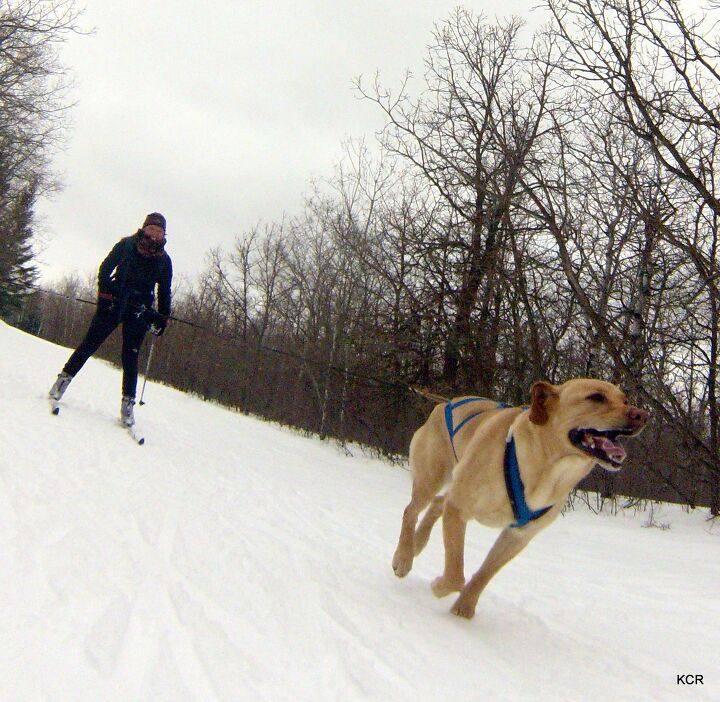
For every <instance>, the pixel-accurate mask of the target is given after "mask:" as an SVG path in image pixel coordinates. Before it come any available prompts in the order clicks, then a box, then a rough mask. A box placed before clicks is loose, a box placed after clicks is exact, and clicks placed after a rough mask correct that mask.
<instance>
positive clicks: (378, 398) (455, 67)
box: [23, 0, 720, 515]
mask: <svg viewBox="0 0 720 702" xmlns="http://www.w3.org/2000/svg"><path fill="white" fill-rule="evenodd" d="M545 5H546V10H547V12H548V17H549V22H548V24H547V25H546V26H544V27H542V28H540V29H539V30H537V31H535V32H533V33H530V32H529V31H528V30H527V28H526V27H525V26H524V24H523V22H522V21H520V20H518V19H516V18H510V19H507V20H499V21H496V22H490V21H488V20H486V19H485V18H484V17H482V16H477V15H475V14H473V13H472V12H470V11H469V10H466V9H458V10H456V11H455V12H453V13H452V14H451V15H450V16H449V17H448V18H447V19H446V20H445V21H443V22H441V23H439V24H438V25H437V26H436V28H435V31H434V33H433V36H432V42H431V44H430V46H429V47H428V52H427V57H426V64H425V72H424V75H423V76H422V77H420V78H413V77H412V76H410V75H408V76H407V77H406V79H405V80H404V81H402V82H401V84H400V85H399V86H387V85H385V84H383V82H382V80H381V78H380V77H379V76H375V77H373V78H372V79H370V80H367V79H358V80H357V82H356V90H357V93H358V95H359V96H361V97H363V98H364V99H366V100H369V101H372V102H373V103H375V104H376V105H377V108H378V109H379V110H382V112H383V113H384V115H385V118H386V125H385V129H384V130H383V132H382V134H381V137H380V148H379V149H375V148H370V147H369V146H368V145H367V144H366V143H365V142H363V141H350V142H348V143H347V144H345V146H344V158H343V159H342V160H341V162H340V163H339V165H338V167H337V169H336V172H335V173H334V174H332V175H331V176H329V177H328V178H327V179H326V180H325V181H324V182H321V183H318V184H317V186H316V188H315V190H314V192H313V193H312V195H311V196H310V197H309V199H308V202H307V205H306V207H305V208H304V210H303V212H301V213H300V214H298V215H297V216H295V217H292V218H289V217H288V218H283V219H278V221H276V222H272V223H270V224H267V225H265V226H258V227H257V228H255V229H253V230H252V231H249V232H246V233H243V234H242V235H241V236H239V237H238V238H237V239H236V242H235V245H234V246H233V247H232V248H231V250H228V251H225V250H221V249H216V250H212V251H210V252H209V254H208V262H207V266H206V270H205V271H204V272H203V274H202V275H201V276H200V277H199V279H198V280H196V281H194V282H193V283H192V284H187V285H186V286H185V287H184V289H183V288H181V289H179V290H178V291H177V292H176V296H175V299H176V300H177V304H176V306H175V314H176V316H178V317H182V318H183V319H185V320H187V321H188V322H191V323H192V324H193V325H195V326H190V325H184V324H175V325H174V327H173V328H172V329H171V331H170V333H169V334H168V335H167V338H164V339H163V340H162V342H161V343H160V344H158V345H157V347H156V350H155V359H154V361H153V362H154V363H156V365H155V367H154V371H153V374H154V376H155V377H157V378H160V379H162V380H164V381H166V382H169V383H172V384H174V385H177V386H179V387H182V388H184V389H187V390H190V391H192V392H195V393H197V394H199V395H201V396H203V397H206V398H210V399H214V400H217V401H220V402H224V403H227V404H231V405H233V406H237V407H238V408H240V409H241V410H243V411H247V412H253V413H256V414H260V415H262V416H264V417H268V418H270V419H273V420H276V421H280V422H283V423H286V424H290V425H293V426H297V427H300V428H302V429H304V430H307V431H312V432H318V433H320V434H321V435H323V436H333V437H336V438H338V439H340V440H341V441H342V442H352V441H360V442H363V443H365V444H369V445H371V446H375V447H377V448H378V449H379V450H381V451H382V452H383V453H384V454H387V455H397V454H402V453H404V452H406V450H407V445H408V440H409V437H410V436H411V434H412V432H413V431H414V429H415V428H416V427H417V425H418V424H419V422H421V421H422V420H423V418H424V417H425V416H426V415H427V412H428V410H429V407H428V405H427V401H426V400H423V399H421V398H418V397H415V396H413V395H412V394H411V393H409V392H408V390H407V386H409V385H419V386H424V387H427V388H431V389H432V390H433V391H434V392H436V393H440V394H443V395H448V396H449V395H459V394H470V393H472V394H479V395H484V396H488V397H494V398H498V399H502V400H503V401H506V402H513V403H518V404H520V403H524V402H526V401H527V399H528V390H529V387H530V385H531V384H532V382H533V381H534V380H536V379H538V378H545V379H547V380H550V381H553V382H562V381H563V380H565V379H567V378H570V377H576V376H597V377H602V378H605V379H608V380H611V381H613V382H617V383H619V384H621V385H622V386H623V387H625V388H626V389H627V390H628V391H629V393H630V395H631V396H632V397H633V399H634V400H635V401H636V402H637V403H639V404H641V405H643V406H646V407H648V408H649V409H650V410H651V411H652V413H653V420H652V423H651V425H650V427H649V428H648V429H647V430H646V431H645V432H644V433H643V435H642V436H641V437H640V438H639V439H636V440H634V442H633V447H632V449H631V451H630V458H629V459H628V461H629V463H628V468H627V469H626V470H625V471H623V472H622V473H620V474H617V475H609V474H604V473H602V474H601V473H600V472H596V473H593V474H592V475H591V476H590V477H589V479H588V480H587V481H586V482H585V484H584V486H585V487H587V488H590V489H594V490H597V491H599V493H600V494H601V495H603V496H605V497H611V496H613V495H615V494H623V495H630V496H634V497H640V498H657V499H667V500H673V501H680V502H684V503H686V504H689V505H693V506H696V505H709V506H710V507H711V511H712V514H714V515H717V514H718V511H719V510H720V434H719V430H720V426H719V422H720V414H719V408H718V388H717V380H718V379H717V374H718V343H719V342H720V328H719V320H718V314H719V312H720V295H719V292H720V287H719V286H720V272H719V270H718V215H719V214H720V200H718V198H717V195H716V188H715V181H716V175H717V174H716V172H715V164H716V163H718V155H719V153H720V152H719V151H718V149H719V148H720V141H719V139H718V136H719V135H720V130H719V129H718V127H719V126H720V125H719V124H718V119H719V118H718V115H719V114H720V112H719V109H720V101H719V97H720V91H719V89H720V72H719V71H720V66H719V65H718V48H717V46H715V45H714V44H713V41H712V40H711V39H710V38H708V37H711V36H712V31H713V25H712V22H713V17H714V14H715V12H716V9H715V8H711V10H710V11H709V13H708V16H707V17H691V16H686V15H684V14H683V12H682V11H681V7H680V5H679V3H677V2H674V1H673V0H625V1H624V2H622V3H619V2H607V0H604V1H601V0H546V2H545ZM56 292H61V293H63V294H64V295H66V297H57V296H36V297H35V298H34V299H33V302H32V304H31V305H26V307H25V309H24V313H23V314H24V315H25V317H24V323H25V324H27V325H28V326H30V327H33V328H34V329H35V331H36V332H38V333H40V334H41V335H43V336H45V337H46V338H50V339H52V340H55V341H59V342H61V343H65V344H68V345H72V344H74V343H76V342H77V341H78V339H79V335H80V334H81V333H82V331H83V330H84V326H85V323H86V319H84V318H85V317H88V316H89V315H90V314H91V313H92V309H91V308H90V306H87V305H85V306H84V305H82V304H77V303H73V302H72V301H71V299H72V298H74V297H77V296H78V295H80V294H85V295H91V294H92V282H91V281H86V282H85V283H83V282H81V281H79V280H77V279H74V280H72V279H69V280H65V281H63V282H62V283H61V284H59V286H58V289H57V290H56ZM111 352H112V350H111Z"/></svg>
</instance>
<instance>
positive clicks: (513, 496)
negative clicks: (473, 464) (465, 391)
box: [445, 397, 553, 529]
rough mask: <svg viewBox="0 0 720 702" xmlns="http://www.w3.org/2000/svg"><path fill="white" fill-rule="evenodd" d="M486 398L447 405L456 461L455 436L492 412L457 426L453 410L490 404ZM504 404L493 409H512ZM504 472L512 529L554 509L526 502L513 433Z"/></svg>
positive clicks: (447, 416)
mask: <svg viewBox="0 0 720 702" xmlns="http://www.w3.org/2000/svg"><path fill="white" fill-rule="evenodd" d="M488 401H490V400H488V398H486V397H464V398H463V399H462V400H458V401H457V402H448V403H447V404H446V405H445V426H447V430H448V435H449V436H450V445H451V446H452V450H453V454H454V455H455V460H457V457H458V456H457V452H456V451H455V442H454V439H455V435H456V434H457V433H458V432H459V431H460V430H461V429H462V428H463V427H464V426H465V425H466V424H467V423H468V422H469V421H470V420H471V419H475V417H479V416H480V415H481V414H483V412H489V411H491V410H480V411H479V412H474V413H473V414H470V415H468V416H467V417H465V419H463V420H462V421H461V422H460V424H458V425H457V426H455V423H454V421H453V410H454V409H456V408H457V407H462V406H463V405H467V404H468V403H470V402H488ZM511 406H512V405H507V404H505V403H504V402H498V403H497V404H496V405H495V407H493V408H492V409H493V410H495V409H505V408H507V407H511ZM504 472H505V487H506V489H507V493H508V498H509V499H510V505H511V506H512V510H513V515H514V516H515V524H511V525H510V526H511V528H513V529H518V528H520V527H524V526H525V525H526V524H528V523H529V522H532V521H534V520H535V519H539V518H540V517H542V516H543V515H544V514H545V513H546V512H548V511H550V510H551V509H552V508H553V505H550V506H549V507H543V508H542V509H538V510H534V511H533V510H531V509H530V507H528V503H527V502H526V500H525V485H524V484H523V481H522V477H521V476H520V465H519V464H518V459H517V452H516V450H515V438H514V437H513V435H512V431H510V432H508V438H507V442H506V444H505V459H504Z"/></svg>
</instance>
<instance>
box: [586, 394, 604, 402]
mask: <svg viewBox="0 0 720 702" xmlns="http://www.w3.org/2000/svg"><path fill="white" fill-rule="evenodd" d="M586 399H588V400H590V402H605V399H606V398H605V395H603V394H602V393H601V392H595V393H593V394H592V395H589V396H588V397H587V398H586Z"/></svg>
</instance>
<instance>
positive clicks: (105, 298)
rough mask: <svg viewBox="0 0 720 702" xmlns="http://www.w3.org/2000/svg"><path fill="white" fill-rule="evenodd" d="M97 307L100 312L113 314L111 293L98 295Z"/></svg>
mask: <svg viewBox="0 0 720 702" xmlns="http://www.w3.org/2000/svg"><path fill="white" fill-rule="evenodd" d="M97 306H98V310H99V311H100V312H106V313H107V312H114V311H115V298H114V297H113V295H112V294H111V293H103V292H101V293H98V299H97Z"/></svg>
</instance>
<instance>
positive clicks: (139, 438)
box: [120, 423, 145, 446]
mask: <svg viewBox="0 0 720 702" xmlns="http://www.w3.org/2000/svg"><path fill="white" fill-rule="evenodd" d="M120 426H121V427H122V428H123V429H125V430H127V433H128V434H130V438H131V439H132V440H133V441H134V442H135V443H136V444H137V445H138V446H142V445H143V444H144V443H145V437H144V436H143V435H142V434H140V432H139V431H138V429H137V426H136V425H135V424H132V425H130V426H128V425H127V424H122V423H121V424H120Z"/></svg>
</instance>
